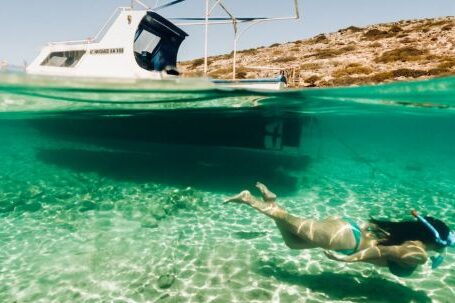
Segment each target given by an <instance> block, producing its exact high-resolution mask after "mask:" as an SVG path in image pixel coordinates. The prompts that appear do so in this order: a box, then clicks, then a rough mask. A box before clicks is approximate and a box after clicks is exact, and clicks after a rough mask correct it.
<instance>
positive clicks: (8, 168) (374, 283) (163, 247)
mask: <svg viewBox="0 0 455 303" xmlns="http://www.w3.org/2000/svg"><path fill="white" fill-rule="evenodd" d="M0 140H1V143H0V302H11V303H12V302H17V303H25V302H116V303H120V302H197V303H199V302H404V303H408V302H409V303H411V302H419V303H420V302H447V303H449V302H455V250H454V249H452V250H448V252H447V256H446V261H445V262H444V263H443V264H442V266H441V267H440V268H438V269H437V270H432V269H431V267H430V265H429V264H426V265H424V266H422V267H420V268H419V269H418V270H417V271H416V272H415V273H414V275H413V276H411V277H410V278H398V277H396V276H393V275H392V274H390V273H389V272H388V270H387V269H383V268H378V267H374V266H373V265H369V264H361V263H358V264H345V263H340V262H334V261H331V260H328V259H327V258H326V257H325V256H324V254H323V251H322V250H320V249H313V250H305V251H299V250H291V249H289V248H287V247H286V246H285V245H284V243H283V241H282V239H281V237H280V234H279V232H278V230H277V228H276V227H275V225H274V223H273V221H271V220H270V219H269V218H267V217H265V216H264V215H261V214H260V213H258V212H256V211H255V210H253V209H251V208H249V207H247V206H244V205H238V204H223V203H222V202H223V199H225V198H226V197H228V196H230V195H233V194H236V193H238V192H240V191H241V190H243V189H249V190H251V191H252V192H253V193H255V194H256V195H257V194H258V193H257V191H255V189H254V184H255V182H256V181H261V182H263V183H265V184H267V185H268V186H269V187H270V189H271V190H272V191H275V192H276V193H277V195H278V199H279V203H280V204H281V205H282V206H283V207H285V208H286V209H288V210H289V211H290V212H292V213H294V214H296V215H299V216H302V217H307V218H320V219H323V218H326V217H329V216H341V217H350V218H353V219H355V220H357V221H358V222H359V223H360V222H365V221H366V220H368V218H369V217H370V216H373V217H376V218H388V219H391V220H411V219H412V217H411V216H410V211H411V210H412V209H417V210H418V211H419V212H421V213H423V214H428V215H431V216H434V217H437V218H439V219H441V220H444V221H445V222H446V223H447V224H448V225H449V226H451V227H452V228H455V210H454V205H455V158H454V156H455V78H441V79H434V80H430V81H420V82H404V83H397V84H389V85H382V86H372V87H354V88H337V89H306V90H292V91H286V92H279V93H266V92H262V91H247V90H231V89H218V88H215V87H214V86H213V85H211V84H208V83H206V82H202V81H196V80H194V81H193V80H187V81H177V82H172V81H169V82H166V83H160V84H159V85H158V84H153V83H149V82H130V83H115V82H104V83H100V82H96V81H89V80H86V81H79V80H61V79H45V78H31V77H25V76H24V75H21V74H7V73H4V74H2V75H0Z"/></svg>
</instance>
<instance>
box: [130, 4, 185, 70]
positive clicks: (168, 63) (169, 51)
mask: <svg viewBox="0 0 455 303" xmlns="http://www.w3.org/2000/svg"><path fill="white" fill-rule="evenodd" d="M187 36H188V34H187V33H185V32H184V31H183V30H181V29H180V28H178V27H177V26H176V25H175V24H173V23H172V22H170V21H169V20H167V19H165V18H163V17H162V16H160V15H158V14H157V13H155V12H147V15H145V17H144V18H143V19H142V21H141V23H140V24H139V27H138V29H137V31H136V35H135V38H134V56H135V58H136V62H137V64H139V66H140V67H142V68H143V69H146V70H149V71H163V70H164V71H166V72H167V73H168V74H170V75H178V72H177V69H176V66H177V53H178V51H179V48H180V45H181V44H182V42H183V40H185V38H186V37H187Z"/></svg>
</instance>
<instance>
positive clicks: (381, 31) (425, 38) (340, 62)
mask: <svg viewBox="0 0 455 303" xmlns="http://www.w3.org/2000/svg"><path fill="white" fill-rule="evenodd" d="M203 63H204V60H203V59H196V60H192V61H187V62H181V63H180V64H179V68H180V69H181V70H182V72H183V75H184V76H188V77H197V76H201V75H202V70H203ZM238 66H239V68H238V69H237V78H240V79H246V78H263V77H274V76H276V75H277V73H278V72H277V70H275V71H272V70H257V69H252V68H250V67H258V66H260V67H273V68H277V69H283V70H285V71H286V73H287V74H288V76H290V78H291V79H290V80H291V84H292V85H293V86H297V87H313V86H318V87H323V86H339V85H362V84H375V83H382V82H391V81H399V80H407V79H417V78H419V79H423V78H430V77H439V76H447V75H455V17H445V18H438V19H422V20H406V21H400V22H395V23H388V24H377V25H371V26H368V27H366V28H360V27H356V26H350V27H348V28H345V29H341V30H339V31H338V32H336V33H330V34H321V35H318V36H315V37H313V38H310V39H306V40H299V41H295V42H289V43H285V44H272V45H270V46H269V47H259V48H255V49H246V50H242V51H239V52H238ZM209 76H211V77H213V78H225V79H229V78H231V77H232V55H221V56H214V57H210V58H209Z"/></svg>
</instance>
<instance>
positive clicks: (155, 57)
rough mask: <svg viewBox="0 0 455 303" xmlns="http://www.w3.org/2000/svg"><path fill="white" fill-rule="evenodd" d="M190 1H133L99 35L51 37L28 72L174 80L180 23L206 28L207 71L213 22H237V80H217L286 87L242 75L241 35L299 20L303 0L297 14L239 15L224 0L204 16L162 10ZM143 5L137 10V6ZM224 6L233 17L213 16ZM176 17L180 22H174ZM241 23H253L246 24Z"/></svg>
mask: <svg viewBox="0 0 455 303" xmlns="http://www.w3.org/2000/svg"><path fill="white" fill-rule="evenodd" d="M184 1H185V0H170V2H167V3H165V4H161V5H160V3H159V2H160V1H156V4H155V7H153V8H150V7H149V6H147V5H146V4H145V3H143V2H142V1H140V0H132V1H131V6H130V7H119V8H117V9H116V10H115V12H114V14H113V15H112V16H111V17H110V18H109V20H108V21H107V22H106V24H104V26H103V27H102V28H101V30H100V31H99V32H98V33H97V35H96V36H95V38H93V39H85V40H78V41H63V42H51V43H48V45H47V46H45V47H44V48H43V49H42V50H41V52H40V54H39V55H38V57H37V58H36V59H35V60H34V61H33V62H32V64H30V65H29V66H28V67H27V68H26V71H27V73H29V74H35V75H46V76H68V77H86V78H123V79H151V80H163V79H174V78H175V77H176V76H178V71H177V68H176V65H177V53H178V50H179V47H180V45H181V43H182V42H183V40H184V39H185V38H186V37H187V36H188V34H186V33H185V32H184V31H183V30H181V29H180V28H179V26H195V25H200V26H204V27H205V42H204V58H205V59H204V74H205V75H206V76H207V72H208V62H207V61H208V60H207V58H208V43H209V41H208V35H209V34H208V31H209V26H211V25H219V24H232V25H233V28H234V39H233V41H234V43H233V73H232V74H233V79H232V80H233V81H229V80H222V81H213V82H214V83H215V84H217V85H223V86H230V87H248V88H260V89H280V88H282V87H283V86H284V85H285V82H286V79H285V78H284V77H282V76H280V77H277V78H272V79H256V80H237V79H235V75H236V68H237V46H238V42H239V39H240V38H241V36H242V35H243V34H244V33H245V32H246V31H247V30H248V29H250V28H251V27H252V26H254V25H257V24H259V23H263V22H268V21H279V20H292V19H299V18H300V15H299V6H298V0H292V1H293V2H294V9H295V14H294V15H293V16H287V17H241V18H240V17H236V16H234V15H233V14H232V12H231V11H230V10H229V9H228V8H227V7H226V5H225V4H224V0H205V15H204V17H202V18H169V19H166V18H164V17H162V16H161V15H159V14H158V13H156V11H158V10H160V9H163V8H166V7H169V6H172V5H176V4H179V3H181V2H184ZM134 4H136V5H139V6H140V9H136V8H135V5H134ZM217 7H219V8H221V9H222V11H224V12H225V13H226V15H227V17H212V14H213V12H214V10H215V8H217ZM170 20H172V21H180V22H179V23H175V24H174V23H173V22H171V21H170ZM240 24H247V26H246V27H245V28H243V29H241V28H240V27H239V25H240Z"/></svg>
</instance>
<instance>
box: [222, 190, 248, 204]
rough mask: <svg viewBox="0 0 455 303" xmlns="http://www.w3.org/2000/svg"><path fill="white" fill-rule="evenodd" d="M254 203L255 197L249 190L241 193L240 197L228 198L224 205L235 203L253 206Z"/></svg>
mask: <svg viewBox="0 0 455 303" xmlns="http://www.w3.org/2000/svg"><path fill="white" fill-rule="evenodd" d="M252 201H253V196H252V195H251V193H250V192H249V191H247V190H244V191H242V192H240V193H239V194H238V195H235V196H233V197H230V198H227V199H225V200H224V203H229V202H234V203H244V204H251V202H252Z"/></svg>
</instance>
